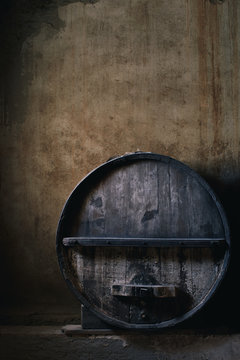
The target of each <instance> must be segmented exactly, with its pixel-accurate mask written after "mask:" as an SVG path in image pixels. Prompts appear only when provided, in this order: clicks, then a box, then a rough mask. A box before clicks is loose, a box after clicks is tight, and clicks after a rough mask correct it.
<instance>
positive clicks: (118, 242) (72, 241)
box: [63, 236, 225, 247]
mask: <svg viewBox="0 0 240 360" xmlns="http://www.w3.org/2000/svg"><path fill="white" fill-rule="evenodd" d="M224 243H225V238H224V237H219V238H214V237H209V238H125V237H124V238H122V237H83V236H81V237H66V238H64V239H63V245H65V246H76V245H79V246H136V247H172V246H180V247H211V246H215V245H221V244H224Z"/></svg>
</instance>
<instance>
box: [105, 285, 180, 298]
mask: <svg viewBox="0 0 240 360" xmlns="http://www.w3.org/2000/svg"><path fill="white" fill-rule="evenodd" d="M176 290H177V289H176V287H175V286H173V285H135V284H134V285H132V284H129V285H113V286H112V291H111V293H112V295H114V296H126V297H157V298H173V297H176Z"/></svg>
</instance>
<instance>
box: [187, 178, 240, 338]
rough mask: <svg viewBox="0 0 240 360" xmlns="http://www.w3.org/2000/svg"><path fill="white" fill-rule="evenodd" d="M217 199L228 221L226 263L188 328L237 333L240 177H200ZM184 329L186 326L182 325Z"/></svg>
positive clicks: (238, 309)
mask: <svg viewBox="0 0 240 360" xmlns="http://www.w3.org/2000/svg"><path fill="white" fill-rule="evenodd" d="M203 177H204V178H205V180H206V181H207V182H208V184H209V185H210V186H211V188H212V189H213V190H214V191H215V193H216V195H217V196H218V198H219V200H220V202H221V204H222V206H223V208H224V210H225V213H226V216H227V219H228V224H229V228H230V237H231V258H230V264H229V267H228V270H227V273H226V276H225V278H224V279H223V282H222V284H221V285H220V287H219V289H218V290H217V291H216V293H215V294H214V296H213V297H212V299H211V300H210V301H209V302H208V303H207V305H206V306H205V307H204V308H203V309H202V310H201V311H200V312H199V313H198V314H197V315H195V317H194V318H193V319H191V320H189V326H190V327H192V326H193V327H206V326H207V327H209V328H216V327H218V328H223V327H224V328H228V329H229V330H230V331H233V332H234V331H239V329H240V326H239V323H240V306H239V295H238V294H239V289H238V283H239V270H240V258H239V257H240V241H239V238H240V226H239V225H240V219H239V214H240V178H239V179H235V180H234V181H232V182H231V181H228V182H224V181H221V180H219V179H217V178H214V177H208V176H207V175H206V174H205V175H204V176H203ZM184 326H186V324H184Z"/></svg>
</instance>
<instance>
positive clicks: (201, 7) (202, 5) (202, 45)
mask: <svg viewBox="0 0 240 360" xmlns="http://www.w3.org/2000/svg"><path fill="white" fill-rule="evenodd" d="M197 4H198V5H197V6H198V19H197V20H198V58H199V63H198V64H199V65H198V71H199V128H200V149H199V155H200V157H201V159H202V161H204V162H206V161H207V152H206V149H205V143H206V137H207V120H208V78H207V26H208V24H207V10H206V2H205V0H200V1H198V2H197Z"/></svg>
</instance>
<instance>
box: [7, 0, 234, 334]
mask: <svg viewBox="0 0 240 360" xmlns="http://www.w3.org/2000/svg"><path fill="white" fill-rule="evenodd" d="M1 6H2V9H1V10H2V11H1V39H2V42H1V69H0V74H1V75H0V76H1V78H0V83H1V87H0V96H1V97H0V126H1V133H0V137H1V141H0V149H1V187H0V191H1V208H0V211H1V216H0V219H1V220H0V221H1V254H0V258H1V261H0V267H1V271H0V274H1V288H2V290H3V292H2V293H3V295H1V297H2V301H3V303H4V309H5V310H4V311H5V314H6V307H11V308H14V309H15V310H14V311H15V312H17V313H22V314H23V315H22V318H24V321H26V317H24V311H25V310H22V309H29V308H31V307H32V308H34V306H40V307H41V314H42V318H43V319H44V320H43V321H45V322H46V321H49V318H50V317H51V315H50V313H51V314H52V313H54V309H56V308H60V309H61V307H62V308H63V307H64V309H65V310H64V311H70V312H71V311H74V312H75V311H76V312H77V311H78V303H77V301H76V300H75V299H74V297H73V295H72V294H70V293H69V290H68V289H67V287H66V285H65V284H64V281H63V279H62V277H61V275H60V271H59V267H58V263H57V259H56V254H55V232H56V227H57V222H58V219H59V216H60V212H61V209H62V207H63V205H64V202H65V200H66V198H67V197H68V195H69V193H70V192H71V190H72V189H73V188H74V187H75V185H76V184H77V183H78V182H79V181H80V179H81V178H82V177H84V176H85V175H86V174H87V173H88V172H89V171H90V170H92V169H93V168H95V167H96V166H98V165H100V164H101V163H103V162H105V161H106V160H107V159H108V158H109V157H111V156H114V155H117V154H120V155H121V154H124V153H125V152H134V151H136V150H138V149H140V150H143V151H152V152H156V153H160V154H165V155H168V156H171V157H174V158H176V159H178V160H180V161H183V162H185V163H186V164H188V165H189V166H191V167H192V168H193V169H194V170H196V171H198V172H199V173H200V174H201V175H203V176H204V177H205V178H206V179H207V180H208V181H209V182H210V184H211V185H212V186H213V188H214V190H215V191H216V192H217V194H218V195H219V197H220V200H221V201H222V202H223V205H224V207H225V209H226V213H227V216H228V218H229V222H230V228H231V232H232V243H233V250H234V251H233V256H232V262H231V266H230V269H229V272H228V277H227V280H228V281H226V282H225V283H224V286H223V288H222V290H220V295H221V296H218V300H217V302H216V304H215V305H214V306H213V307H212V309H211V311H210V312H208V313H207V315H206V317H205V318H204V321H203V326H206V327H208V326H209V324H211V326H212V327H215V326H227V327H230V328H231V329H233V328H236V327H237V326H238V322H239V318H240V312H239V310H238V307H239V305H238V301H237V292H238V288H237V287H236V286H234V284H235V283H236V282H237V281H238V272H239V268H238V255H237V253H238V250H239V245H238V240H239V239H238V235H239V228H238V211H239V200H240V185H239V178H240V163H239V139H240V118H239V105H240V101H239V49H240V44H239V42H240V17H239V16H240V3H239V1H238V0H226V1H225V2H224V3H223V4H218V5H216V4H212V3H211V2H210V1H208V0H172V1H167V0H161V1H159V0H114V1H112V0H99V1H77V0H75V1H74V0H58V1H57V0H48V1H44V2H43V1H40V0H33V1H27V0H21V1H17V2H14V1H12V2H11V1H10V2H8V1H3V2H2V5H1ZM230 280H231V281H230ZM229 294H231V296H229ZM219 299H221V301H220V300H219ZM222 307H224V312H223V311H222ZM16 309H17V310H16ZM49 309H51V310H49ZM66 309H67V310H66ZM72 309H74V310H72ZM59 312H61V310H60V311H59ZM212 313H214V316H213V320H212V318H211V314H212ZM220 313H221V316H219V315H220ZM32 316H33V320H34V315H32ZM3 319H5V320H4V321H7V320H6V319H7V318H6V316H5V317H4V316H3ZM8 319H9V318H8ZM38 320H39V319H38ZM55 320H56V319H55ZM206 320H207V322H206ZM11 321H13V322H14V321H15V322H16V321H17V320H16V317H14V316H13V317H12V318H11ZM211 321H212V322H211ZM201 324H202V323H201Z"/></svg>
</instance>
